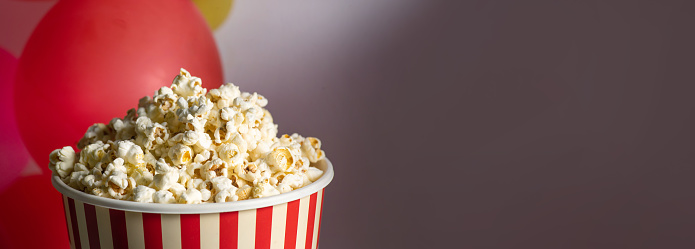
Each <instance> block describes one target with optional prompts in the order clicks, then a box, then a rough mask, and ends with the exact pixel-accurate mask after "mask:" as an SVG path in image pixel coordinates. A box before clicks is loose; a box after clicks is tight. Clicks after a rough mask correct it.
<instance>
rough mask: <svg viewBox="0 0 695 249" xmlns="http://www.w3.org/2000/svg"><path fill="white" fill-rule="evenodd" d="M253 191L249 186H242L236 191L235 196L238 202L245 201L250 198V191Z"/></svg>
mask: <svg viewBox="0 0 695 249" xmlns="http://www.w3.org/2000/svg"><path fill="white" fill-rule="evenodd" d="M252 190H253V187H251V186H249V185H244V186H242V187H240V188H239V189H237V190H236V196H238V200H246V199H249V198H251V197H252V193H251V191H252Z"/></svg>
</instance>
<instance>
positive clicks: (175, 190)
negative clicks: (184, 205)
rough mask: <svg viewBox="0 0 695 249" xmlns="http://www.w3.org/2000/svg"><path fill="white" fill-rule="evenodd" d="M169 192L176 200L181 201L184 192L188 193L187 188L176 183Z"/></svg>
mask: <svg viewBox="0 0 695 249" xmlns="http://www.w3.org/2000/svg"><path fill="white" fill-rule="evenodd" d="M169 192H171V193H172V194H174V198H176V199H179V198H180V197H181V195H182V194H183V192H186V187H185V186H183V185H181V184H179V183H174V184H172V185H171V188H169Z"/></svg>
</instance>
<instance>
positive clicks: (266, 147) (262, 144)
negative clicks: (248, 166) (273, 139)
mask: <svg viewBox="0 0 695 249" xmlns="http://www.w3.org/2000/svg"><path fill="white" fill-rule="evenodd" d="M270 145H271V144H270V142H267V141H258V144H256V147H255V148H253V149H251V153H249V154H250V158H251V160H253V161H255V160H258V159H260V158H263V157H265V156H266V155H267V154H268V153H270V152H271V151H272V150H271V149H270Z"/></svg>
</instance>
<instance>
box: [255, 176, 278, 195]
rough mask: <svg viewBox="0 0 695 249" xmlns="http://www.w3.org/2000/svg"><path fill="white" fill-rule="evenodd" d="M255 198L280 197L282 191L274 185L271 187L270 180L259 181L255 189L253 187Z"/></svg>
mask: <svg viewBox="0 0 695 249" xmlns="http://www.w3.org/2000/svg"><path fill="white" fill-rule="evenodd" d="M252 192H253V197H254V198H262V197H267V196H273V195H279V194H280V191H278V190H277V189H275V187H274V186H273V185H270V183H269V182H268V179H267V178H266V179H264V180H261V181H259V182H258V183H257V184H256V186H255V187H253V191H252Z"/></svg>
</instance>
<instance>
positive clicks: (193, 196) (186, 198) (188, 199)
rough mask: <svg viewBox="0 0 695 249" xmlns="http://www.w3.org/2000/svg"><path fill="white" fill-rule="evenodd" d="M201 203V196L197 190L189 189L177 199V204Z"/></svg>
mask: <svg viewBox="0 0 695 249" xmlns="http://www.w3.org/2000/svg"><path fill="white" fill-rule="evenodd" d="M202 201H203V196H202V194H201V193H200V191H199V190H198V189H195V188H189V189H188V190H186V192H183V194H181V197H179V201H178V202H179V203H186V204H199V203H201V202H202Z"/></svg>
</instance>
